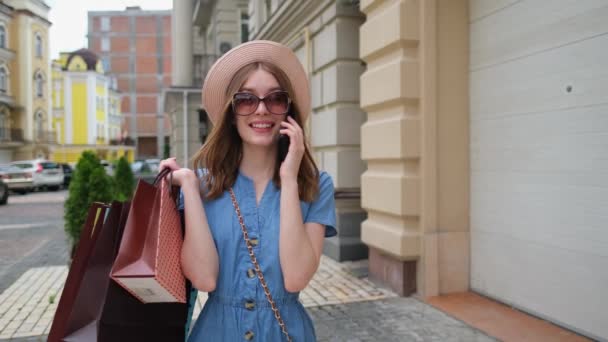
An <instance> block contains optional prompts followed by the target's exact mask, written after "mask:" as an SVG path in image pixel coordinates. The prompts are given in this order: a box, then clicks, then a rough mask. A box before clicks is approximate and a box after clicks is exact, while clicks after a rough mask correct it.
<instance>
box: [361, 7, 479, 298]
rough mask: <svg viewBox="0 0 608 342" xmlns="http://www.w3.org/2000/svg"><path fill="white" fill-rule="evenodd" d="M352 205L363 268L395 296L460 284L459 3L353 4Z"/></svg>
mask: <svg viewBox="0 0 608 342" xmlns="http://www.w3.org/2000/svg"><path fill="white" fill-rule="evenodd" d="M361 9H362V11H364V12H365V13H366V15H367V20H366V22H365V24H364V25H363V26H362V27H361V57H362V58H363V60H365V61H366V62H367V69H366V71H365V73H364V74H363V75H362V77H361V107H362V108H363V109H364V110H365V111H366V112H367V114H368V118H367V122H366V123H365V124H364V125H363V127H362V128H361V145H362V156H363V159H364V160H366V161H367V162H368V169H367V171H366V172H365V173H364V174H363V176H362V178H361V187H362V205H363V207H364V208H365V209H366V210H367V212H368V215H369V217H368V219H367V220H366V221H365V222H364V223H363V226H362V239H363V241H364V242H365V243H366V244H368V245H369V246H370V248H371V249H370V274H371V276H372V277H374V278H376V279H379V280H380V281H383V282H386V283H388V284H389V285H390V286H391V287H392V288H393V289H395V290H396V291H397V292H398V293H400V294H403V295H408V294H411V293H414V292H418V294H420V295H421V296H423V297H424V296H431V295H436V294H438V293H445V292H452V291H462V290H466V289H467V288H468V265H469V257H468V241H469V237H468V226H469V223H468V101H467V98H468V81H467V79H468V78H467V66H468V57H467V56H468V55H467V54H468V28H467V19H468V10H467V9H468V4H467V1H465V0H458V1H452V0H429V1H421V0H401V1H399V0H394V1H372V0H367V1H361Z"/></svg>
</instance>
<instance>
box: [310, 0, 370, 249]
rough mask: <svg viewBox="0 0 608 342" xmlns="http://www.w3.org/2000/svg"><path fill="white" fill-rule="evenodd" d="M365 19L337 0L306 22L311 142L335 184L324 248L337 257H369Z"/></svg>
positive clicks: (321, 167) (355, 9)
mask: <svg viewBox="0 0 608 342" xmlns="http://www.w3.org/2000/svg"><path fill="white" fill-rule="evenodd" d="M363 19H364V18H363V16H362V14H361V12H359V10H358V8H357V7H355V6H352V5H348V4H346V3H345V2H342V1H335V2H332V3H331V5H329V6H327V7H326V8H325V9H324V10H323V12H322V13H320V15H319V16H317V19H316V20H315V21H314V22H313V24H312V25H310V31H311V36H312V77H311V89H312V90H311V92H312V109H313V113H312V115H311V120H310V124H311V134H312V136H311V143H312V146H313V148H314V152H315V157H316V160H317V162H318V164H319V167H320V169H322V170H325V171H327V172H328V173H329V174H330V175H331V176H332V178H333V181H334V185H335V188H336V216H337V228H338V236H336V237H333V238H330V239H327V240H326V241H325V244H324V253H325V254H326V255H328V256H330V257H331V258H333V259H336V260H339V261H342V260H356V259H362V258H366V257H367V247H366V246H365V245H364V244H363V243H362V242H361V239H360V230H361V222H362V221H363V220H364V219H365V217H366V214H365V212H364V211H363V209H362V208H361V203H360V198H361V197H360V195H361V192H360V189H361V183H360V177H361V174H362V173H363V171H364V170H365V163H364V162H363V161H362V160H361V149H360V141H361V140H360V134H359V130H360V127H361V125H362V124H363V122H364V121H365V113H364V112H363V111H362V110H361V108H360V106H359V78H360V75H361V73H362V72H363V70H364V66H363V64H362V62H361V60H360V59H359V27H360V26H361V24H362V22H363ZM304 59H305V60H306V59H307V58H304ZM305 67H307V68H308V66H305Z"/></svg>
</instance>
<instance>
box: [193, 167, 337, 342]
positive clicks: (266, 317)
mask: <svg viewBox="0 0 608 342" xmlns="http://www.w3.org/2000/svg"><path fill="white" fill-rule="evenodd" d="M233 189H234V193H235V195H236V198H237V201H238V203H239V206H240V209H241V214H242V216H243V219H244V221H245V226H246V227H247V230H248V233H249V238H250V239H251V240H252V242H253V243H254V244H255V246H254V247H253V250H254V253H255V255H256V257H257V260H258V263H259V264H260V267H261V269H262V273H263V274H264V278H265V279H266V283H267V284H268V288H269V290H270V293H271V294H272V297H273V299H274V301H275V302H276V304H277V307H278V308H279V312H280V314H281V317H282V318H283V320H284V321H285V324H286V326H287V331H288V332H289V335H290V336H291V338H292V340H293V341H295V342H308V341H316V336H315V330H314V327H313V323H312V320H311V319H310V316H309V315H308V313H307V312H306V310H305V309H304V307H303V306H302V304H301V303H300V301H299V300H298V295H299V293H291V292H288V291H287V290H286V289H285V287H284V283H283V273H282V272H281V265H280V262H279V202H280V196H281V191H280V189H278V188H277V187H276V186H275V185H274V183H273V182H272V181H271V182H268V185H267V186H266V189H265V190H264V193H263V195H262V198H261V200H260V203H259V205H256V200H255V198H256V196H255V188H254V183H253V180H252V179H250V178H248V177H246V176H244V175H243V174H241V173H239V174H238V176H237V179H236V182H235V184H234V186H233ZM319 190H320V192H319V196H318V198H317V199H316V200H315V201H313V202H300V206H301V208H302V217H303V219H304V222H305V223H307V222H316V223H320V224H322V225H324V226H325V237H330V236H334V235H336V229H335V225H336V215H335V202H334V186H333V182H332V179H331V177H330V176H329V175H328V174H327V173H325V172H321V174H320V179H319ZM203 205H204V207H205V213H206V215H207V220H208V222H209V227H210V229H211V233H212V235H213V240H214V242H215V246H216V248H217V251H218V256H219V263H220V268H219V274H218V279H217V286H216V289H215V290H214V291H213V292H211V293H209V299H208V300H207V302H206V303H205V306H204V308H203V311H202V312H201V314H200V316H199V317H198V319H197V321H196V323H195V324H194V327H193V328H192V331H191V333H190V336H189V337H188V341H196V342H200V341H214V342H215V341H246V340H251V341H284V340H285V337H284V335H283V334H282V332H281V329H280V327H279V324H278V323H277V321H276V318H275V317H274V314H273V312H272V310H271V308H270V304H269V303H268V301H267V299H266V296H265V295H264V290H263V288H262V286H261V284H260V281H259V279H258V278H257V276H256V275H255V272H254V271H253V265H252V263H251V259H250V257H249V253H248V251H247V247H246V245H245V241H244V240H243V234H242V231H241V227H240V225H239V220H238V218H237V215H236V213H235V211H234V207H233V206H232V201H231V199H230V194H229V192H228V191H225V192H224V194H222V196H221V197H219V198H217V199H214V200H210V201H204V202H203Z"/></svg>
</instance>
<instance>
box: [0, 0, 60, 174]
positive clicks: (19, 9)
mask: <svg viewBox="0 0 608 342" xmlns="http://www.w3.org/2000/svg"><path fill="white" fill-rule="evenodd" d="M49 10H50V7H49V6H47V5H46V4H45V3H44V1H42V0H4V1H3V2H2V3H0V163H6V162H9V161H11V160H17V159H30V158H39V157H43V158H46V157H48V155H49V147H50V146H52V145H53V144H54V143H55V141H56V136H55V132H54V131H53V130H52V126H51V125H52V117H51V99H50V77H49V74H50V71H49V70H50V65H49V32H48V30H49V27H50V26H51V23H50V22H49V21H48V13H49Z"/></svg>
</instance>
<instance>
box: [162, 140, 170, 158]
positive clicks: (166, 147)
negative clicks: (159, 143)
mask: <svg viewBox="0 0 608 342" xmlns="http://www.w3.org/2000/svg"><path fill="white" fill-rule="evenodd" d="M163 156H164V159H167V158H169V157H170V156H171V145H169V142H165V145H163Z"/></svg>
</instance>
